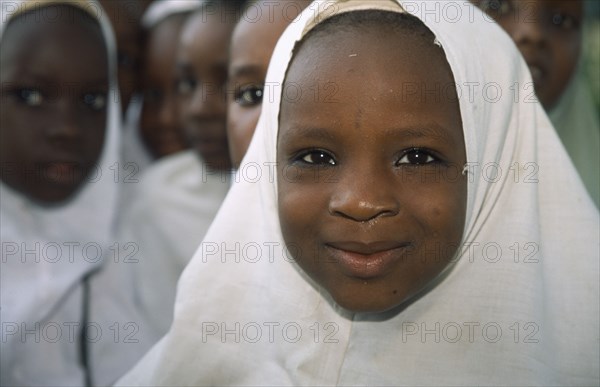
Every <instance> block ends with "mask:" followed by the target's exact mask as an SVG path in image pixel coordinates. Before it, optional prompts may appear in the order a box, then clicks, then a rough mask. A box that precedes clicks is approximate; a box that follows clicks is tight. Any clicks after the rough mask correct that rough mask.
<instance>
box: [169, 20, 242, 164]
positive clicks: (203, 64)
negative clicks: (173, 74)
mask: <svg viewBox="0 0 600 387" xmlns="http://www.w3.org/2000/svg"><path fill="white" fill-rule="evenodd" d="M234 25H235V20H234V19H233V18H227V20H225V21H222V19H221V12H215V13H206V12H198V13H196V14H194V15H192V16H191V17H190V19H189V20H188V21H187V22H186V24H185V27H184V30H183V32H182V36H181V42H180V45H179V50H178V51H177V79H178V81H177V85H178V86H177V93H178V104H179V108H180V112H181V119H182V126H183V129H184V133H185V135H186V138H187V140H188V141H189V143H190V145H191V146H192V147H193V148H194V150H196V152H197V153H198V154H199V155H200V156H201V157H202V159H203V160H204V162H205V163H207V166H208V167H209V168H212V169H215V170H228V169H230V168H231V161H230V158H229V148H228V144H227V131H226V117H227V116H226V114H227V110H226V109H227V105H226V96H225V84H226V82H227V61H228V53H229V40H230V38H231V33H232V30H233V27H234Z"/></svg>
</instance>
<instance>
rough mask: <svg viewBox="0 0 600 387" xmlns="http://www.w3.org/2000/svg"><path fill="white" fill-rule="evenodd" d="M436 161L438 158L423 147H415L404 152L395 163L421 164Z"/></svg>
mask: <svg viewBox="0 0 600 387" xmlns="http://www.w3.org/2000/svg"><path fill="white" fill-rule="evenodd" d="M436 161H438V159H437V158H435V157H433V156H432V155H431V153H429V152H427V151H426V150H423V149H417V148H415V149H411V150H409V151H407V152H405V153H404V154H403V155H402V157H401V158H400V160H398V162H397V163H396V164H397V165H401V164H410V165H423V164H429V163H433V162H436Z"/></svg>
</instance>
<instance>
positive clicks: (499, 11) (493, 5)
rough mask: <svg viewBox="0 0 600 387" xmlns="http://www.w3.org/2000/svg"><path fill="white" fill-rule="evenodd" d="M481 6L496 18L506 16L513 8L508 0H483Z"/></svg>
mask: <svg viewBox="0 0 600 387" xmlns="http://www.w3.org/2000/svg"><path fill="white" fill-rule="evenodd" d="M479 7H480V8H481V9H482V10H483V11H484V12H486V13H488V14H489V15H490V16H492V17H494V18H496V17H499V16H504V15H506V14H507V13H509V12H510V11H511V9H512V7H511V4H510V1H508V0H482V1H481V3H479Z"/></svg>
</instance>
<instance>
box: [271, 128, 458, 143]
mask: <svg viewBox="0 0 600 387" xmlns="http://www.w3.org/2000/svg"><path fill="white" fill-rule="evenodd" d="M384 134H385V135H386V136H389V137H391V138H396V139H400V140H410V139H422V138H425V139H428V138H429V139H431V138H436V139H440V140H442V141H445V142H447V143H450V144H451V145H456V141H455V139H454V138H452V136H451V135H450V131H449V130H448V129H446V128H445V127H443V126H442V125H439V124H438V123H436V122H428V123H426V124H425V125H420V126H408V127H396V128H391V129H385V130H384ZM296 136H300V137H302V138H307V139H314V140H326V141H336V137H335V136H334V135H332V134H331V133H330V132H329V131H328V130H326V129H324V128H320V127H303V126H297V125H292V126H291V127H290V128H289V129H288V130H287V131H286V132H285V133H283V134H281V141H288V137H296Z"/></svg>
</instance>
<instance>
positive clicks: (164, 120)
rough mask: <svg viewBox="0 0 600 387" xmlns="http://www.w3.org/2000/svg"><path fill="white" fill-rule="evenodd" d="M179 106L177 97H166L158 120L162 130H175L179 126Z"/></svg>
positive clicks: (170, 94)
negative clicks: (176, 101)
mask: <svg viewBox="0 0 600 387" xmlns="http://www.w3.org/2000/svg"><path fill="white" fill-rule="evenodd" d="M177 114H178V111H177V104H176V103H175V96H174V95H173V93H169V94H167V95H166V96H165V99H164V100H163V103H162V104H161V106H160V108H159V111H158V120H159V122H160V126H161V127H162V128H173V127H175V126H177Z"/></svg>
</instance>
